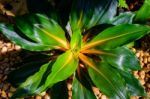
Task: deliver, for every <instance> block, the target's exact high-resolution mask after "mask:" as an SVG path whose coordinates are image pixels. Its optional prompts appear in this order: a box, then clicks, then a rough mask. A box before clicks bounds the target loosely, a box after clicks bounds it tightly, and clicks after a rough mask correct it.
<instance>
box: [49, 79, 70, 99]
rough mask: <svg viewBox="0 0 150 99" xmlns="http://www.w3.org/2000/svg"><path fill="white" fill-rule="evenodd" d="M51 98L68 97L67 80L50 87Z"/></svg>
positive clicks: (62, 98)
mask: <svg viewBox="0 0 150 99" xmlns="http://www.w3.org/2000/svg"><path fill="white" fill-rule="evenodd" d="M50 96H51V99H59V98H60V97H61V99H68V89H67V82H66V81H61V82H59V83H57V84H55V85H54V86H53V87H52V88H51V89H50Z"/></svg>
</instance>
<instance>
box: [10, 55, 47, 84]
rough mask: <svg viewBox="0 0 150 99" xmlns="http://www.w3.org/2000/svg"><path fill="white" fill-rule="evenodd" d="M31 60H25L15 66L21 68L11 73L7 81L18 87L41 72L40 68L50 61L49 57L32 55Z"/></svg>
mask: <svg viewBox="0 0 150 99" xmlns="http://www.w3.org/2000/svg"><path fill="white" fill-rule="evenodd" d="M29 58H30V59H29ZM29 58H28V59H24V60H23V61H22V62H21V63H18V64H15V67H17V66H19V67H18V68H17V69H15V70H13V71H12V72H10V73H9V75H8V78H7V81H8V82H10V83H11V84H12V85H13V86H15V87H18V86H19V85H20V84H21V83H23V82H24V81H25V80H26V79H27V78H28V77H29V76H31V75H33V74H34V73H35V72H37V71H39V69H40V67H41V66H42V65H43V64H45V63H46V62H47V61H48V56H47V55H42V54H38V55H32V56H30V57H29ZM32 58H34V59H32ZM35 59H36V60H35ZM41 59H42V60H41Z"/></svg>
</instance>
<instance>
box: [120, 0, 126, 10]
mask: <svg viewBox="0 0 150 99" xmlns="http://www.w3.org/2000/svg"><path fill="white" fill-rule="evenodd" d="M119 6H120V7H123V8H128V5H127V3H126V0H119Z"/></svg>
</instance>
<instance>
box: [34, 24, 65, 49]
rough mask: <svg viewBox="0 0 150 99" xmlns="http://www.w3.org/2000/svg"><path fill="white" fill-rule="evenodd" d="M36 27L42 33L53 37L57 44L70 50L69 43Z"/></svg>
mask: <svg viewBox="0 0 150 99" xmlns="http://www.w3.org/2000/svg"><path fill="white" fill-rule="evenodd" d="M36 27H37V28H38V29H40V30H41V31H43V32H44V33H45V34H46V35H48V36H49V37H51V38H52V39H54V40H56V41H57V42H59V43H60V44H62V45H63V47H65V48H66V49H68V45H67V42H66V41H64V40H63V39H61V38H59V37H57V36H55V35H53V34H52V33H49V32H47V31H46V30H44V29H41V28H39V27H38V26H36Z"/></svg>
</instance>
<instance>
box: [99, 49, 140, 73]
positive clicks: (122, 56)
mask: <svg viewBox="0 0 150 99" xmlns="http://www.w3.org/2000/svg"><path fill="white" fill-rule="evenodd" d="M100 57H102V58H103V59H104V60H105V61H106V62H108V63H109V64H110V65H112V66H114V67H115V68H118V69H120V70H123V71H131V70H140V69H141V66H140V62H139V60H138V59H137V57H136V56H135V54H134V53H133V52H132V51H130V50H129V49H128V48H127V47H118V48H116V49H112V50H106V51H103V53H102V54H101V55H100Z"/></svg>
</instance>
